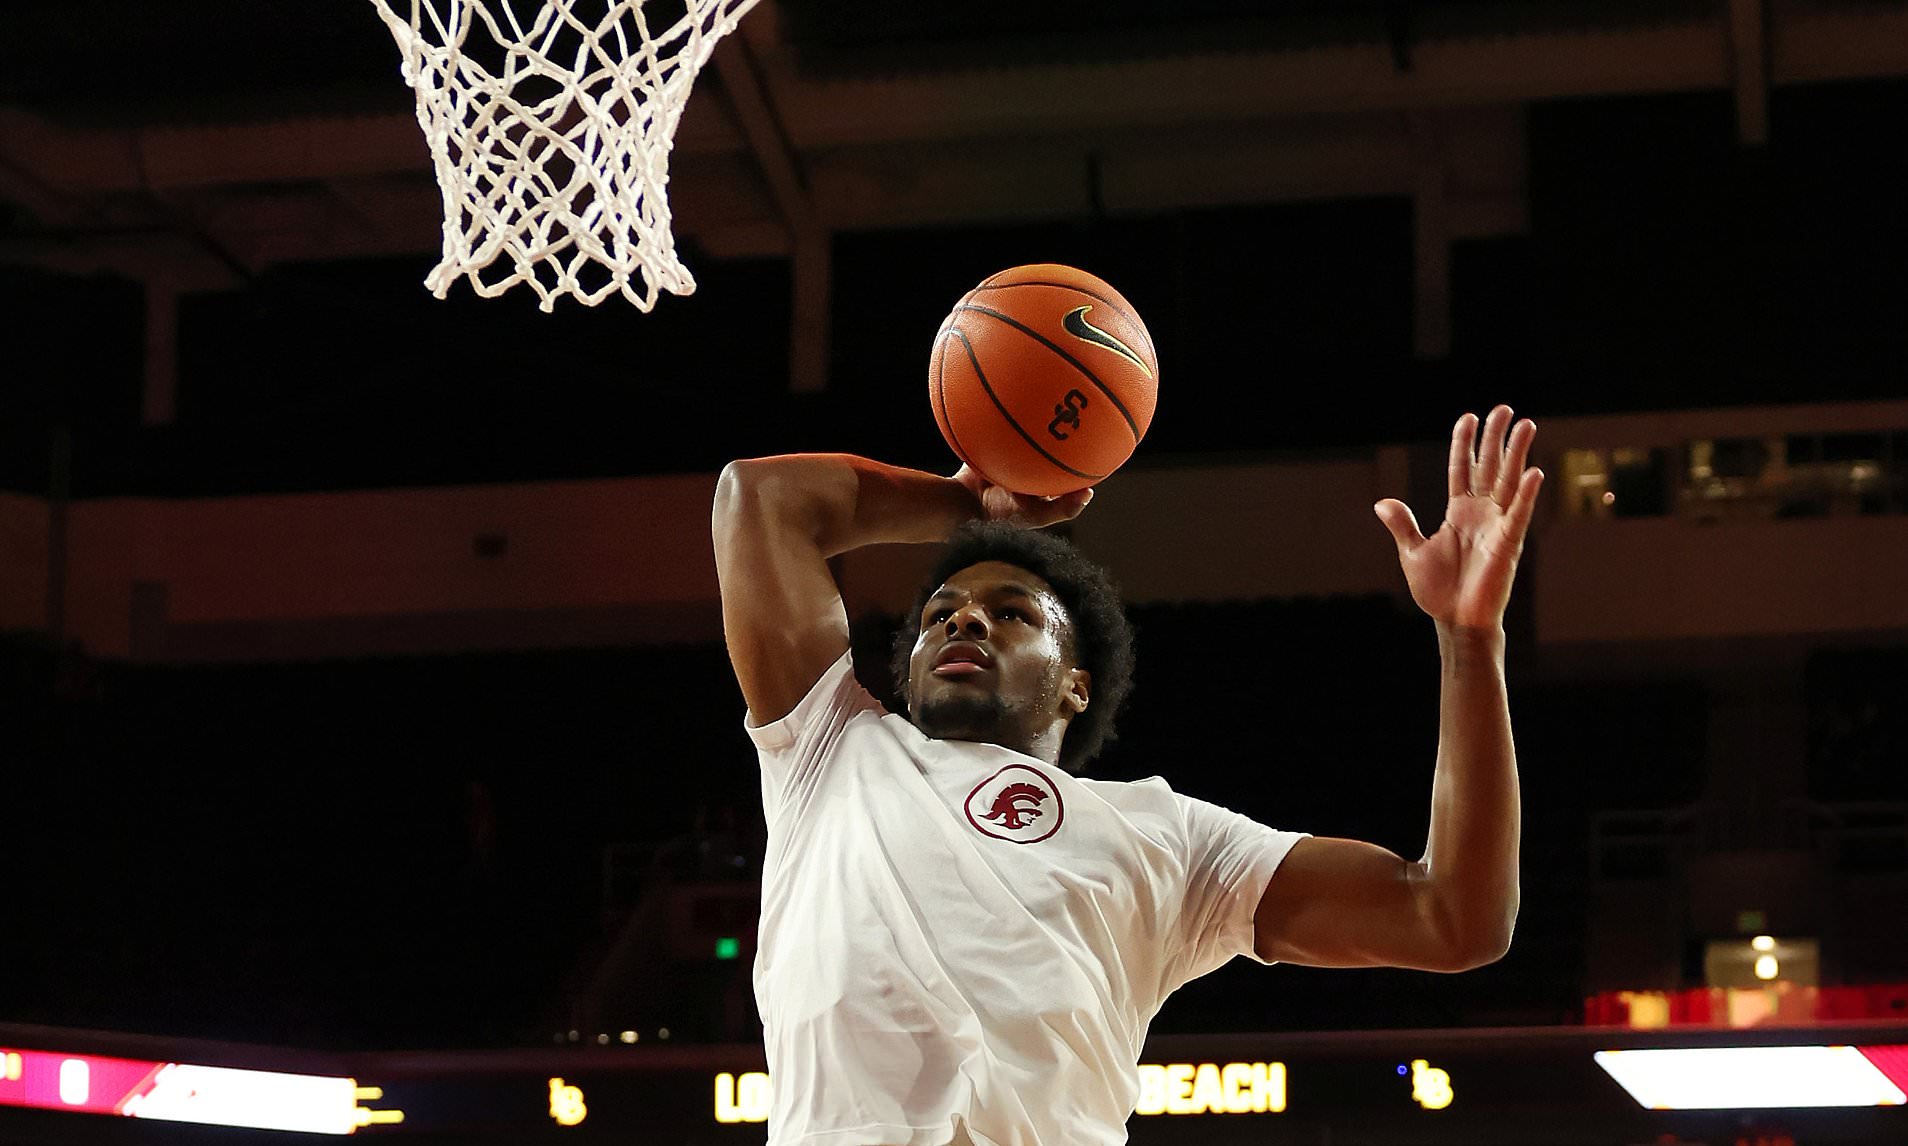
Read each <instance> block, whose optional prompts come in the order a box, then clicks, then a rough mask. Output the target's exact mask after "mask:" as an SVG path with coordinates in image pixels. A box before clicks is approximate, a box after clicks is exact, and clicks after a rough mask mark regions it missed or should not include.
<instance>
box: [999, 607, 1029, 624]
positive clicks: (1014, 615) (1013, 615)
mask: <svg viewBox="0 0 1908 1146" xmlns="http://www.w3.org/2000/svg"><path fill="white" fill-rule="evenodd" d="M1000 619H1001V620H1003V621H1024V620H1026V619H1027V614H1025V613H1023V612H1021V611H1020V610H1019V609H1002V610H1001V611H1000Z"/></svg>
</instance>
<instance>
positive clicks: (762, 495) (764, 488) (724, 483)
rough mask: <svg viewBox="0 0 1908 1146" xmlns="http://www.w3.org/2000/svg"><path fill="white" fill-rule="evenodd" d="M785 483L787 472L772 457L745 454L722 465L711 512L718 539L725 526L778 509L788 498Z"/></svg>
mask: <svg viewBox="0 0 1908 1146" xmlns="http://www.w3.org/2000/svg"><path fill="white" fill-rule="evenodd" d="M788 486H789V482H788V475H787V474H786V473H785V472H784V471H783V469H782V468H781V467H778V466H777V465H776V464H775V459H774V458H747V459H743V460H739V461H733V462H730V463H729V464H728V465H726V466H723V467H722V474H721V476H720V477H718V478H716V490H715V507H714V510H713V513H712V517H713V521H714V526H715V533H716V537H717V538H718V540H719V539H720V538H721V537H722V535H723V534H724V533H725V532H726V531H728V530H732V529H735V528H736V527H738V526H740V525H743V524H744V523H747V522H749V521H752V520H760V519H761V518H763V517H765V516H769V515H772V514H775V513H776V512H778V511H777V508H776V507H777V506H778V505H780V504H782V503H783V502H785V501H786V500H787V497H788V492H789V490H788Z"/></svg>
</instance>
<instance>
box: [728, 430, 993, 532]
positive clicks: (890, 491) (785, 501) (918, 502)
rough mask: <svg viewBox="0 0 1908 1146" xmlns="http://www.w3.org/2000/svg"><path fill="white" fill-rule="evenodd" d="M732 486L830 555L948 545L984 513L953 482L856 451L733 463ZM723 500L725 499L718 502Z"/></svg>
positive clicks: (970, 497) (968, 493)
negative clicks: (873, 548) (954, 534)
mask: <svg viewBox="0 0 1908 1146" xmlns="http://www.w3.org/2000/svg"><path fill="white" fill-rule="evenodd" d="M722 480H723V483H724V485H725V486H729V485H734V486H743V485H746V486H747V487H749V489H750V492H751V494H752V497H750V498H749V499H748V500H750V501H753V502H756V503H758V504H761V505H763V506H766V507H767V508H768V510H769V512H771V513H772V514H773V516H774V517H775V519H776V520H777V521H778V522H780V523H783V524H786V525H788V526H791V527H793V528H797V529H801V530H803V531H804V532H806V533H807V534H808V535H809V536H810V537H811V538H813V539H814V541H815V545H816V547H817V548H818V549H820V550H821V552H822V554H823V555H824V556H826V557H833V556H835V555H836V554H838V553H845V552H847V551H848V550H850V549H858V548H860V547H861V546H863V545H878V544H882V543H910V542H933V541H942V540H945V539H946V537H947V535H948V534H950V533H952V532H953V531H954V529H955V528H956V527H957V526H959V525H960V524H961V523H962V522H965V521H968V520H970V519H971V518H973V517H975V516H976V515H977V514H978V513H979V510H980V507H979V505H978V503H977V502H976V501H975V498H974V495H973V494H972V493H970V492H969V491H968V489H967V488H966V487H965V486H963V485H962V484H961V483H960V482H957V481H955V480H954V479H953V478H946V477H940V476H937V475H935V474H931V473H926V472H923V471H921V470H911V469H904V468H902V467H900V466H891V465H887V464H885V463H882V462H877V461H872V460H870V459H868V458H862V457H856V456H854V455H853V454H787V455H783V456H780V457H769V458H755V459H751V460H749V461H740V462H734V463H731V464H730V466H729V467H728V469H726V470H725V471H723V477H722ZM718 500H720V499H718Z"/></svg>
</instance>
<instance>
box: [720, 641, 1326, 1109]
mask: <svg viewBox="0 0 1908 1146" xmlns="http://www.w3.org/2000/svg"><path fill="white" fill-rule="evenodd" d="M748 731H749V735H750V737H751V738H752V739H753V740H754V742H755V744H756V747H757V749H758V751H759V754H760V757H761V764H762V806H763V809H764V813H765V817H766V821H767V825H768V853H767V857H766V862H765V865H764V870H763V879H762V917H761V934H760V941H759V944H758V947H757V955H756V961H755V969H754V971H755V992H756V999H757V1003H758V1005H759V1007H760V1010H761V1014H762V1018H763V1024H764V1028H765V1038H766V1041H767V1048H768V1063H769V1073H770V1078H771V1085H772V1087H773V1101H772V1106H771V1111H770V1116H769V1141H770V1143H771V1144H773V1146H797V1144H800V1146H944V1144H945V1143H948V1142H950V1141H954V1140H957V1139H958V1138H960V1137H962V1136H966V1137H968V1138H971V1140H972V1141H974V1142H975V1143H978V1144H980V1146H990V1144H991V1146H1058V1144H1061V1143H1065V1144H1068V1146H1075V1144H1080V1143H1095V1144H1098V1143H1120V1142H1124V1141H1125V1139H1126V1120H1127V1118H1128V1116H1129V1115H1130V1114H1131V1113H1132V1111H1133V1106H1134V1103H1135V1102H1136V1101H1137V1099H1138V1097H1139V1081H1138V1072H1137V1070H1136V1065H1137V1063H1138V1060H1139V1054H1140V1049H1141V1046H1142V1044H1143V1043H1144V1041H1145V1037H1146V1029H1147V1025H1148V1023H1150V1022H1151V1020H1152V1017H1153V1015H1154V1014H1155V1013H1156V1012H1157V1011H1158V1010H1159V1006H1160V1004H1161V1003H1162V1002H1163V1001H1164V1000H1165V998H1166V996H1167V995H1169V994H1171V993H1172V991H1173V990H1174V989H1176V988H1177V987H1179V986H1180V985H1181V984H1182V983H1185V982H1187V981H1188V980H1191V979H1194V978H1197V977H1198V976H1200V975H1203V974H1205V973H1207V972H1209V971H1211V970H1213V969H1215V968H1217V967H1219V966H1220V965H1222V964H1224V963H1226V962H1227V961H1228V960H1230V959H1232V958H1233V957H1234V956H1237V955H1246V956H1249V957H1253V958H1257V956H1256V955H1255V954H1254V952H1253V934H1254V933H1253V914H1254V912H1255V910H1256V909H1257V906H1258V902H1259V899H1260V897H1261V896H1262V894H1263V893H1264V890H1265V886H1266V883H1267V881H1268V880H1269V879H1270V878H1271V877H1272V873H1273V872H1274V871H1275V870H1276V869H1277V868H1278V866H1279V863H1280V861H1281V860H1283V859H1284V858H1285V855H1286V853H1287V852H1288V851H1290V850H1291V848H1292V846H1293V844H1295V843H1296V842H1297V841H1298V840H1299V839H1301V838H1303V837H1302V836H1301V835H1300V834H1296V833H1292V832H1284V831H1276V830H1274V829H1272V828H1268V827H1265V826H1264V825H1262V824H1259V823H1256V822H1254V821H1253V820H1251V819H1248V818H1247V817H1245V816H1242V815H1239V814H1237V813H1235V812H1231V811H1227V810H1226V809H1224V808H1221V807H1218V806H1217V805H1214V804H1209V803H1206V802H1205V801H1202V800H1197V799H1193V798H1191V797H1189V796H1185V795H1182V794H1180V793H1178V792H1175V791H1173V789H1172V788H1171V787H1170V786H1168V785H1167V783H1166V782H1165V781H1164V780H1162V779H1159V778H1158V777H1154V778H1151V779H1146V780H1140V781H1136V782H1110V781H1100V780H1088V779H1083V778H1079V777H1075V776H1072V775H1070V774H1068V773H1067V772H1065V771H1063V770H1062V769H1060V768H1058V767H1056V766H1054V765H1051V764H1048V763H1046V762H1044V761H1042V760H1039V759H1036V758H1034V757H1031V756H1027V755H1024V754H1022V753H1019V752H1015V751H1013V750H1011V749H1007V748H1002V747H1000V746H998V745H993V744H980V743H972V742H966V741H953V740H935V739H930V738H929V737H927V736H925V735H923V734H922V733H921V732H920V730H919V729H917V728H915V727H914V725H913V724H911V723H910V722H909V721H908V720H907V719H906V718H904V717H901V716H897V715H893V714H890V713H888V712H886V711H884V710H883V709H882V708H881V706H880V704H879V703H878V702H877V701H876V700H875V699H874V698H873V697H872V696H870V695H869V694H868V693H867V692H866V690H864V689H862V688H861V686H860V685H859V684H858V683H856V681H855V678H854V673H853V671H852V666H851V664H850V661H849V657H848V656H847V655H846V654H844V655H843V656H842V658H841V659H840V660H838V661H836V662H835V664H834V665H833V666H831V667H830V668H829V669H828V671H827V672H825V673H823V674H822V676H821V678H820V679H819V680H818V681H816V683H815V685H814V687H813V688H812V689H811V690H810V691H809V693H808V695H807V696H805V697H804V698H803V699H802V700H801V702H800V703H799V704H797V705H796V707H795V709H794V710H793V711H791V712H790V713H789V714H788V715H787V716H785V717H783V718H782V719H780V720H777V721H774V722H773V723H770V724H766V725H762V726H760V727H751V728H749V730H748Z"/></svg>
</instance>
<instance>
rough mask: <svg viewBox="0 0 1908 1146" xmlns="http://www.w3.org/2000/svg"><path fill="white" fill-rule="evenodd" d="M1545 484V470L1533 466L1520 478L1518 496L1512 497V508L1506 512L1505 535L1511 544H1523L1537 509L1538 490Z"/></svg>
mask: <svg viewBox="0 0 1908 1146" xmlns="http://www.w3.org/2000/svg"><path fill="white" fill-rule="evenodd" d="M1543 485H1544V471H1542V470H1540V469H1538V468H1537V467H1536V466H1532V467H1530V468H1529V469H1527V470H1525V471H1524V476H1523V477H1522V478H1520V479H1518V482H1517V496H1516V497H1515V498H1513V499H1512V501H1511V503H1510V508H1509V510H1508V511H1506V512H1505V514H1504V526H1503V528H1504V537H1505V539H1506V540H1508V541H1509V542H1510V543H1511V544H1513V545H1516V546H1520V547H1521V546H1522V545H1523V544H1524V534H1525V533H1527V532H1528V531H1529V530H1530V517H1531V514H1533V513H1535V512H1536V511H1537V491H1538V490H1540V489H1542V488H1543Z"/></svg>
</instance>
